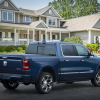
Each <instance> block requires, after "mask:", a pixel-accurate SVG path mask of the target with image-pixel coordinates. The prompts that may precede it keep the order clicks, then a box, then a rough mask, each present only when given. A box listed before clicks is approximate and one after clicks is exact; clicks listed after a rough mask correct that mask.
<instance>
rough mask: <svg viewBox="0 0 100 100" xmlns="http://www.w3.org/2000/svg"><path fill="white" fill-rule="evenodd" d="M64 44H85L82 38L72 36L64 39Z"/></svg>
mask: <svg viewBox="0 0 100 100" xmlns="http://www.w3.org/2000/svg"><path fill="white" fill-rule="evenodd" d="M62 42H74V43H80V44H83V41H82V40H81V38H80V37H79V36H72V37H70V38H68V37H66V38H64V39H62Z"/></svg>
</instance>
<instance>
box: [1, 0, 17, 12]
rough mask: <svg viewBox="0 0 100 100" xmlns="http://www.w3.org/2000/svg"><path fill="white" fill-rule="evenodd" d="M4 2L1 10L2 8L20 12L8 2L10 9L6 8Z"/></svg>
mask: <svg viewBox="0 0 100 100" xmlns="http://www.w3.org/2000/svg"><path fill="white" fill-rule="evenodd" d="M4 2H5V1H4ZM4 2H2V3H1V4H0V8H1V9H7V10H14V11H18V10H16V9H15V8H14V7H13V6H12V5H11V4H10V3H9V2H8V7H5V6H4Z"/></svg>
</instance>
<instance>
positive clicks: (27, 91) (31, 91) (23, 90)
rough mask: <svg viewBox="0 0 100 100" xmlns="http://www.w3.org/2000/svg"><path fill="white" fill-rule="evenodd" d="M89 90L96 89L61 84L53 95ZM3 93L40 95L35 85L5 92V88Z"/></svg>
mask: <svg viewBox="0 0 100 100" xmlns="http://www.w3.org/2000/svg"><path fill="white" fill-rule="evenodd" d="M87 88H89V89H90V88H91V89H94V88H95V87H94V86H93V85H92V84H90V83H73V84H65V83H63V84H62V83H61V84H54V87H53V90H52V92H51V93H53V92H61V91H66V92H67V91H72V90H77V89H79V90H80V89H81V90H82V89H87ZM2 90H3V91H2V92H3V93H5V94H13V95H14V94H20V95H21V94H32V95H33V94H38V92H37V91H36V89H35V86H34V85H29V86H24V85H19V87H18V88H17V89H16V90H14V91H11V90H6V89H5V90H4V88H3V89H2Z"/></svg>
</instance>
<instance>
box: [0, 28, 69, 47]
mask: <svg viewBox="0 0 100 100" xmlns="http://www.w3.org/2000/svg"><path fill="white" fill-rule="evenodd" d="M65 37H70V33H66V32H61V31H60V32H59V31H58V30H53V31H51V30H47V29H46V30H44V29H28V28H27V29H26V28H25V29H24V28H23V29H22V28H7V27H0V45H3V46H8V45H14V46H17V45H28V44H29V43H30V42H38V41H39V42H41V41H43V40H44V39H45V40H46V41H47V42H60V41H61V39H63V38H65Z"/></svg>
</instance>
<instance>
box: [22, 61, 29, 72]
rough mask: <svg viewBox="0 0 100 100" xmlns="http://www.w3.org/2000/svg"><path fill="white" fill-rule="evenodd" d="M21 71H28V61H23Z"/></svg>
mask: <svg viewBox="0 0 100 100" xmlns="http://www.w3.org/2000/svg"><path fill="white" fill-rule="evenodd" d="M23 70H30V64H29V61H28V60H26V59H24V60H23Z"/></svg>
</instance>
